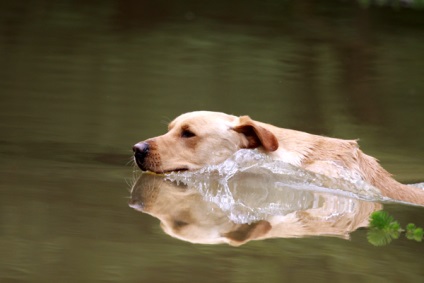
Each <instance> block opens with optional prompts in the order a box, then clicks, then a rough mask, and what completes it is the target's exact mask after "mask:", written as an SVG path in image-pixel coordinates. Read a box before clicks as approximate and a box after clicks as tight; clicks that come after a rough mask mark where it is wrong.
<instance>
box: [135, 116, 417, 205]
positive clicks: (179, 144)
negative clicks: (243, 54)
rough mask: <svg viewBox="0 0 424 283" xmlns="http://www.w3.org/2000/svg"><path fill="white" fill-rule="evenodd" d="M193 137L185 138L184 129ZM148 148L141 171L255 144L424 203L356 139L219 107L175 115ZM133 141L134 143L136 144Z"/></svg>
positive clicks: (207, 159) (197, 162)
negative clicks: (281, 125) (288, 126)
mask: <svg viewBox="0 0 424 283" xmlns="http://www.w3.org/2000/svg"><path fill="white" fill-rule="evenodd" d="M185 130H190V131H191V132H193V133H194V134H195V136H193V137H190V138H184V137H183V135H182V134H181V133H182V131H185ZM143 143H148V144H149V145H150V147H151V149H150V151H149V155H148V156H147V157H146V158H145V160H143V164H144V166H143V167H142V169H143V170H148V171H153V172H160V173H161V172H168V171H173V170H196V169H200V168H201V167H204V166H206V165H209V164H218V163H221V162H223V161H224V160H225V159H227V158H228V157H229V156H231V155H232V154H233V153H234V152H236V151H237V150H238V149H241V148H258V149H259V150H261V151H263V152H264V153H266V154H267V155H269V156H271V157H272V158H274V159H276V160H282V161H284V162H287V163H290V164H292V165H295V166H299V167H302V168H304V169H307V170H310V171H313V172H316V173H320V174H325V175H327V176H330V177H333V178H339V177H342V176H345V175H346V174H348V175H351V176H355V177H360V178H361V179H362V180H364V181H366V182H367V183H369V184H371V185H373V186H375V187H377V188H378V189H380V191H381V192H382V194H383V195H385V196H387V197H389V198H392V199H394V200H399V201H405V202H409V203H414V204H419V205H424V190H422V189H419V188H416V187H413V186H406V185H403V184H401V183H399V182H397V181H396V180H395V179H393V178H392V176H391V174H390V173H388V172H387V171H386V170H385V169H383V168H382V167H381V166H380V164H379V163H378V162H377V160H376V159H375V158H373V157H371V156H368V155H366V154H365V153H363V152H362V151H361V150H360V149H359V146H358V143H357V142H356V141H355V140H342V139H336V138H329V137H323V136H318V135H312V134H308V133H305V132H300V131H295V130H289V129H283V128H279V127H276V126H273V125H270V124H266V123H262V122H258V121H254V120H252V119H251V118H250V117H249V116H241V117H236V116H233V115H227V114H224V113H220V112H209V111H197V112H190V113H185V114H183V115H181V116H179V117H177V118H176V119H175V120H174V121H172V122H171V123H170V125H169V129H168V133H166V134H164V135H162V136H159V137H155V138H152V139H149V140H146V141H144V142H143ZM136 146H137V145H136Z"/></svg>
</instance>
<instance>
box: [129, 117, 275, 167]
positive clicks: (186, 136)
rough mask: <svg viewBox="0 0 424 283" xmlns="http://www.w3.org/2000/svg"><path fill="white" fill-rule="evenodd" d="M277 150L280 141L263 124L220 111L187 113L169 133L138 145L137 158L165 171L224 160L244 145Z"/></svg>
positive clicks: (170, 127)
mask: <svg viewBox="0 0 424 283" xmlns="http://www.w3.org/2000/svg"><path fill="white" fill-rule="evenodd" d="M258 147H260V148H262V149H263V150H265V151H275V150H277V148H278V140H277V138H276V137H275V135H274V134H273V133H271V132H270V131H269V130H267V129H265V128H264V127H263V124H261V123H258V122H256V121H253V120H252V119H250V118H249V117H248V116H242V117H236V116H232V115H227V114H224V113H219V112H209V111H197V112H190V113H185V114H183V115H181V116H179V117H177V118H176V119H174V121H172V122H171V123H170V124H169V126H168V132H167V133H166V134H164V135H162V136H158V137H154V138H150V139H148V140H145V141H142V142H139V143H137V144H135V145H134V147H133V150H134V159H135V161H136V163H137V165H138V166H139V167H140V169H141V170H143V171H152V172H156V173H164V172H170V171H180V170H196V169H200V168H202V167H204V166H206V165H212V164H218V163H221V162H223V161H224V160H225V159H227V158H228V157H229V156H231V155H232V154H233V153H235V152H236V151H237V150H239V149H240V148H258Z"/></svg>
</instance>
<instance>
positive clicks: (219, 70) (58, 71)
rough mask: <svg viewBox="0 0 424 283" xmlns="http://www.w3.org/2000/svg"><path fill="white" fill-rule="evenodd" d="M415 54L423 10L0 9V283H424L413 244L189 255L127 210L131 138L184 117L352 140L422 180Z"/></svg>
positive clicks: (344, 4) (167, 5) (319, 244)
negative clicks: (241, 120) (242, 118)
mask: <svg viewBox="0 0 424 283" xmlns="http://www.w3.org/2000/svg"><path fill="white" fill-rule="evenodd" d="M423 47H424V3H423V1H422V0H415V1H412V0H410V1H366V0H361V1H308V0H305V1H284V0H262V1H240V0H233V1H220V0H218V1H194V0H186V1H184V0H182V1H163V0H156V1H150V0H139V1H138V0H122V1H118V0H115V1H112V0H103V1H81V0H74V1H65V0H61V1H0V191H1V197H0V254H1V256H0V281H1V282H47V281H53V280H54V281H58V282H59V281H60V282H93V281H105V282H187V280H191V281H192V282H195V281H196V282H257V281H258V280H262V281H264V282H265V281H267V282H282V281H285V280H287V281H290V282H305V280H310V279H311V278H313V279H314V280H315V281H316V282H324V281H325V282H328V281H329V280H331V281H332V282H341V281H343V282H358V281H359V282H373V283H375V282H399V281H400V280H405V281H403V282H423V280H424V271H423V270H422V262H421V261H420V258H421V257H422V256H421V255H422V254H423V252H424V249H423V245H422V244H421V245H419V244H416V243H412V244H411V243H408V242H404V241H399V242H397V243H396V244H392V245H390V246H388V247H386V248H382V249H380V250H378V252H376V251H377V250H375V248H370V246H369V244H368V243H367V242H366V237H365V232H364V231H357V232H355V233H354V235H353V237H352V241H343V240H340V239H331V238H310V239H290V240H287V239H279V240H269V241H264V242H253V243H249V244H248V245H246V246H243V247H241V248H238V249H236V248H232V247H226V246H197V245H191V244H188V243H183V242H178V241H177V240H175V239H171V238H169V237H168V236H166V235H164V234H163V233H162V231H161V230H160V228H159V225H158V221H157V220H155V219H153V218H151V217H149V216H147V215H143V214H140V213H137V212H135V211H133V210H132V209H131V208H129V207H128V206H127V200H128V197H129V189H130V184H131V182H132V181H133V170H134V168H133V167H132V165H131V163H130V160H131V154H132V151H131V147H132V145H133V144H134V143H136V142H138V141H140V140H144V139H146V138H149V137H152V136H156V135H159V134H162V133H164V132H165V131H166V125H167V123H168V122H170V121H171V120H172V119H173V118H174V117H175V116H177V115H179V114H181V113H184V112H187V111H193V110H214V111H222V112H226V113H229V114H234V115H245V114H248V115H250V116H251V117H252V118H253V119H256V120H260V121H263V122H268V123H271V124H275V125H278V126H281V127H285V128H293V129H297V130H302V131H307V132H310V133H314V134H320V135H326V136H332V137H338V138H346V139H356V138H359V139H360V145H361V147H362V149H363V150H364V151H365V152H366V153H368V154H370V155H373V156H375V157H377V158H378V159H380V161H381V163H382V165H383V166H384V167H385V168H386V169H388V170H389V171H390V172H392V173H393V174H395V177H396V178H397V179H398V180H400V181H402V182H404V183H415V182H423V181H424V163H423V160H424V127H423V126H422V124H423V122H424V111H423V109H424V79H423V77H424V76H423V75H424V52H423V50H424V49H423ZM387 208H388V209H389V210H391V211H392V212H393V213H395V214H396V216H397V218H399V219H400V220H405V221H410V222H415V223H416V224H418V225H419V224H421V226H423V225H424V224H423V223H424V218H423V217H422V215H423V209H421V208H413V207H407V206H399V205H388V206H387Z"/></svg>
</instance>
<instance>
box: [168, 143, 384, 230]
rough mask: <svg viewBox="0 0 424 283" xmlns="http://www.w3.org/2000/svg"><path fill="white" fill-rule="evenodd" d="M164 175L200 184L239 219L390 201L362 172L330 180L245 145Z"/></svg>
mask: <svg viewBox="0 0 424 283" xmlns="http://www.w3.org/2000/svg"><path fill="white" fill-rule="evenodd" d="M166 179H167V180H169V181H173V182H177V183H182V184H184V185H187V186H189V187H193V188H196V190H198V191H199V192H200V193H201V194H202V196H203V198H204V199H205V200H207V201H209V202H212V203H215V204H216V205H218V207H219V208H220V209H222V210H223V211H226V212H227V213H228V216H229V218H230V219H231V220H232V221H234V222H236V223H251V222H254V221H257V220H260V219H264V218H265V217H266V215H280V216H284V215H287V214H289V213H292V212H294V211H301V210H307V209H314V208H322V207H323V206H329V205H331V206H333V208H335V209H334V210H333V211H334V213H340V212H348V211H353V210H354V209H355V206H356V205H357V203H358V201H353V200H352V199H356V200H364V201H385V200H387V199H385V198H384V197H383V196H382V195H381V193H380V191H379V190H378V189H377V188H375V187H374V186H372V185H370V184H368V183H366V182H364V181H363V180H361V179H360V178H359V176H355V175H353V174H348V173H346V174H344V175H343V176H341V177H340V178H337V179H335V178H330V177H327V176H325V175H320V174H316V173H313V172H310V171H306V170H304V169H301V168H298V167H295V166H293V165H290V164H288V163H285V162H282V161H276V160H272V159H271V158H270V157H269V156H267V155H265V154H263V153H260V152H259V151H257V150H246V149H242V150H239V151H237V152H236V153H235V154H234V155H233V156H231V157H230V158H228V159H227V160H226V161H224V162H223V163H221V164H218V165H209V166H206V167H204V168H202V169H200V170H197V171H183V172H172V173H170V174H167V175H166ZM329 199H331V201H329ZM333 216H334V215H333ZM326 217H332V214H329V215H327V216H326Z"/></svg>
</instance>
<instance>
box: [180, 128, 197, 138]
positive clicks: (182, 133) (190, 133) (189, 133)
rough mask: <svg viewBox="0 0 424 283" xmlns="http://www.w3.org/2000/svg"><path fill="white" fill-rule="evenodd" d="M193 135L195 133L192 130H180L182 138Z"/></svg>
mask: <svg viewBox="0 0 424 283" xmlns="http://www.w3.org/2000/svg"><path fill="white" fill-rule="evenodd" d="M194 136H195V134H194V133H193V132H192V131H189V130H183V131H182V132H181V137H182V138H186V139H187V138H192V137H194Z"/></svg>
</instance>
